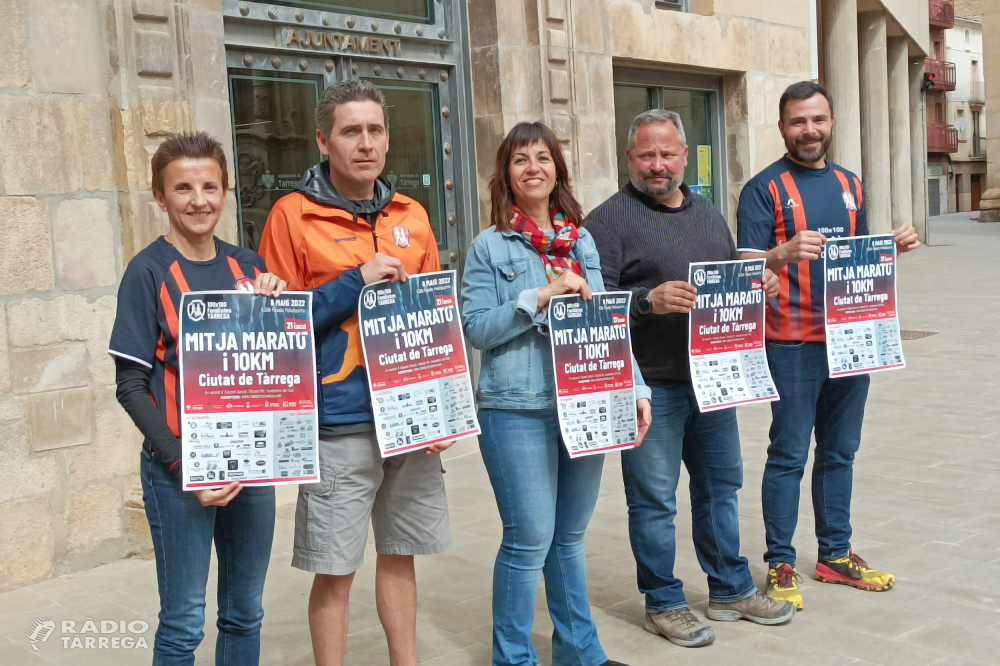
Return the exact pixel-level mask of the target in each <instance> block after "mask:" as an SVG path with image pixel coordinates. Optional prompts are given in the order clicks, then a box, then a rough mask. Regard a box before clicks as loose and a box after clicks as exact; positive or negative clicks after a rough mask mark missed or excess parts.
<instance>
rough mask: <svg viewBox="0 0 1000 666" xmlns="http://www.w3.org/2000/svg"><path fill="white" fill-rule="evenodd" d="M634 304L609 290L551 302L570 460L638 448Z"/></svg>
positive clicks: (558, 405) (555, 364)
mask: <svg viewBox="0 0 1000 666" xmlns="http://www.w3.org/2000/svg"><path fill="white" fill-rule="evenodd" d="M631 299H632V294H631V293H629V292H622V291H613V292H612V291H609V292H598V293H596V294H594V295H593V298H592V299H591V300H589V301H585V300H583V299H582V298H581V297H580V296H578V295H576V294H569V295H565V296H555V297H553V298H552V299H551V300H550V301H549V339H550V341H551V343H552V360H553V368H554V371H555V384H556V408H557V409H558V412H559V430H560V433H561V434H562V439H563V443H564V444H565V445H566V449H567V450H568V451H569V455H570V457H571V458H578V457H580V456H589V455H594V454H596V453H607V452H609V451H616V450H619V449H631V448H633V447H634V446H635V438H636V433H637V429H638V424H637V423H636V413H635V388H634V385H633V377H632V341H631V338H630V337H629V329H628V312H629V303H630V301H631Z"/></svg>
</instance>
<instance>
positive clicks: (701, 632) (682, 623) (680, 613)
mask: <svg viewBox="0 0 1000 666" xmlns="http://www.w3.org/2000/svg"><path fill="white" fill-rule="evenodd" d="M642 626H643V628H645V630H646V631H648V632H649V633H651V634H656V635H658V636H663V637H664V638H666V639H667V640H668V641H670V642H671V643H673V644H675V645H680V646H681V647H701V646H702V645H711V644H712V643H714V642H715V632H714V631H712V627H708V626H705V625H704V624H702V623H701V620H699V619H698V618H697V617H695V615H694V613H692V612H691V609H690V608H678V609H677V610H669V611H663V612H662V613H653V612H650V611H646V621H645V622H644V623H643V625H642Z"/></svg>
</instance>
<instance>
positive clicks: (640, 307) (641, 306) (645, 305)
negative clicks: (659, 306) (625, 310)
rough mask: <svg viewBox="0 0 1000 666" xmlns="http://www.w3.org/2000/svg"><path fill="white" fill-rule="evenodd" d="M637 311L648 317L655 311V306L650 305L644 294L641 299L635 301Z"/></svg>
mask: <svg viewBox="0 0 1000 666" xmlns="http://www.w3.org/2000/svg"><path fill="white" fill-rule="evenodd" d="M635 309H636V310H637V311H638V312H639V314H641V315H648V314H649V313H650V312H652V311H653V304H652V303H650V302H649V299H648V298H646V295H645V294H643V295H642V296H640V297H639V298H637V299H635Z"/></svg>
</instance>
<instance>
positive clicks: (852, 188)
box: [736, 156, 868, 342]
mask: <svg viewBox="0 0 1000 666" xmlns="http://www.w3.org/2000/svg"><path fill="white" fill-rule="evenodd" d="M736 224H737V234H736V235H737V243H736V244H737V246H738V250H739V251H740V252H766V251H768V250H770V249H771V248H773V247H777V246H778V245H781V244H782V243H787V242H788V241H790V240H792V238H793V237H794V236H795V234H797V233H799V232H801V231H804V230H806V229H808V230H810V231H818V232H820V233H822V234H823V235H824V236H826V237H827V238H841V237H846V236H864V235H867V234H868V221H867V218H866V217H865V205H864V195H863V192H862V188H861V181H860V180H859V179H858V177H857V176H855V175H854V174H853V173H851V172H850V171H848V170H847V169H844V168H843V167H840V166H838V165H836V164H834V163H833V162H831V161H830V160H826V166H824V167H823V168H821V169H810V168H808V167H804V166H802V165H800V164H796V163H795V162H793V161H792V160H790V159H788V157H787V156H785V157H782V158H781V159H780V160H778V161H777V162H775V163H774V164H772V165H770V166H769V167H767V168H766V169H764V170H763V171H761V172H760V173H759V174H757V175H756V176H754V177H753V178H752V179H751V180H750V182H749V183H747V184H746V186H745V187H744V188H743V192H742V193H741V194H740V204H739V208H738V209H737V212H736ZM778 278H779V285H780V288H779V291H778V297H777V298H775V299H773V300H771V301H770V303H768V310H767V337H768V338H770V339H774V340H787V341H805V342H823V341H825V340H826V332H825V328H824V325H823V322H824V315H825V313H824V310H823V307H824V306H823V259H822V257H820V258H819V259H816V260H813V261H802V262H799V263H797V264H788V265H787V266H785V267H784V268H783V269H781V273H780V274H779V276H778Z"/></svg>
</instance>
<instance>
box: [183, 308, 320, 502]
mask: <svg viewBox="0 0 1000 666" xmlns="http://www.w3.org/2000/svg"><path fill="white" fill-rule="evenodd" d="M179 323H180V334H179V335H180V344H179V345H178V354H179V370H180V376H181V382H180V383H181V412H182V413H181V445H182V449H183V456H184V458H183V482H184V485H183V487H184V490H202V489H205V488H219V487H222V486H225V485H227V484H229V483H230V482H232V481H239V482H240V483H251V484H255V485H264V486H269V485H281V484H288V483H315V482H317V481H319V464H318V462H317V448H316V442H317V436H318V433H319V424H318V423H317V415H316V354H315V350H314V339H313V326H312V294H310V293H300V292H291V291H286V292H284V293H283V294H282V295H281V296H280V297H279V298H269V297H267V296H255V295H253V294H252V293H247V292H242V291H220V292H189V293H186V294H184V295H183V297H182V298H181V307H180V322H179ZM169 404H171V403H169V402H168V406H169Z"/></svg>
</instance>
